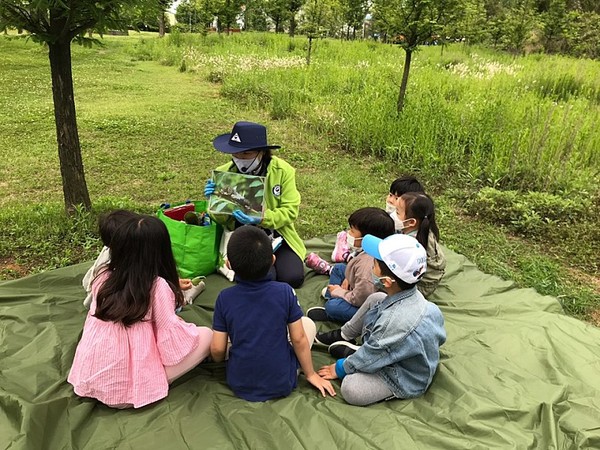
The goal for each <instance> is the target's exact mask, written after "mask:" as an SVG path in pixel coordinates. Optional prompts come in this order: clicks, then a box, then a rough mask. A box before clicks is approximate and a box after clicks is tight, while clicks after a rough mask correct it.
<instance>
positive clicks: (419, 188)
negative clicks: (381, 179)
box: [390, 175, 425, 197]
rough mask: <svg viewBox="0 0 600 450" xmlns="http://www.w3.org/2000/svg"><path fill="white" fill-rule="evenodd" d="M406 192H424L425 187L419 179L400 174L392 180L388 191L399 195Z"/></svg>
mask: <svg viewBox="0 0 600 450" xmlns="http://www.w3.org/2000/svg"><path fill="white" fill-rule="evenodd" d="M407 192H425V189H424V188H423V185H422V184H421V183H420V182H419V180H417V179H416V178H415V177H413V176H412V175H402V176H401V177H400V178H396V179H395V180H394V181H392V184H391V186H390V193H392V194H394V195H395V196H397V197H400V196H401V195H402V194H406V193H407Z"/></svg>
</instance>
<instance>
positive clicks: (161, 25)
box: [158, 11, 166, 37]
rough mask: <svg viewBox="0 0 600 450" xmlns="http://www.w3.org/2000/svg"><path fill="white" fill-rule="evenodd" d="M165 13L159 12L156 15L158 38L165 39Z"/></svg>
mask: <svg viewBox="0 0 600 450" xmlns="http://www.w3.org/2000/svg"><path fill="white" fill-rule="evenodd" d="M165 29H166V27H165V12H164V11H161V12H160V14H159V15H158V37H165Z"/></svg>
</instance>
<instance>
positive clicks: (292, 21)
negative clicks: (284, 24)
mask: <svg viewBox="0 0 600 450" xmlns="http://www.w3.org/2000/svg"><path fill="white" fill-rule="evenodd" d="M296 25H297V24H296V16H295V14H292V17H290V31H289V35H290V37H291V38H293V37H294V36H295V35H296Z"/></svg>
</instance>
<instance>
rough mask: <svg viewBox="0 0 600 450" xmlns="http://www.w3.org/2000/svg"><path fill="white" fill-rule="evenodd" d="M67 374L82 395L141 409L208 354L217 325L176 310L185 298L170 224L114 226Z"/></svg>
mask: <svg viewBox="0 0 600 450" xmlns="http://www.w3.org/2000/svg"><path fill="white" fill-rule="evenodd" d="M92 295H93V298H92V304H91V306H90V311H89V312H88V315H87V318H86V321H85V324H84V326H83V335H82V337H81V340H80V341H79V344H78V345H77V349H76V351H75V358H74V360H73V366H72V367H71V371H70V373H69V377H68V379H67V381H68V382H69V383H71V384H72V385H73V388H74V390H75V393H76V394H77V395H79V396H81V397H91V398H95V399H97V400H99V401H101V402H102V403H104V404H106V405H108V406H110V407H113V408H130V407H134V408H140V407H142V406H145V405H147V404H149V403H153V402H155V401H157V400H160V399H162V398H164V397H166V396H167V393H168V390H169V383H171V382H172V381H173V380H175V379H176V378H178V377H180V376H181V375H183V374H184V373H186V372H188V371H189V370H191V369H192V368H194V367H195V366H196V365H197V364H199V363H200V362H201V361H202V360H204V359H205V358H206V357H207V356H208V355H209V353H210V343H211V340H212V331H211V330H210V328H207V327H197V326H196V325H194V324H191V323H186V322H185V321H183V320H182V319H181V318H179V317H178V316H177V315H176V314H175V308H176V306H181V305H183V302H184V299H183V294H182V292H181V289H180V287H179V279H178V275H177V270H176V267H175V261H174V259H173V252H172V250H171V241H170V239H169V234H168V232H167V229H166V227H165V225H164V224H163V223H162V222H161V221H160V220H159V219H158V218H156V217H152V216H139V217H137V218H133V219H131V220H128V221H127V222H126V223H124V224H123V225H122V226H120V227H119V228H118V230H116V232H115V234H114V236H113V238H112V240H111V259H110V262H109V264H108V266H107V267H106V270H105V271H103V272H102V273H101V274H100V275H99V276H98V277H96V279H95V280H94V281H93V283H92Z"/></svg>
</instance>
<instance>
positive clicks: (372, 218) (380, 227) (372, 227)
mask: <svg viewBox="0 0 600 450" xmlns="http://www.w3.org/2000/svg"><path fill="white" fill-rule="evenodd" d="M348 225H350V226H351V227H353V228H356V229H357V230H358V231H360V234H362V235H363V236H365V235H367V234H372V235H373V236H376V237H378V238H381V239H385V238H386V237H388V236H391V235H392V234H394V232H395V229H394V221H393V220H392V218H391V217H390V215H389V214H388V213H386V212H385V211H384V210H383V209H381V208H373V207H368V208H360V209H357V210H356V211H354V212H353V213H352V214H350V217H348Z"/></svg>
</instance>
